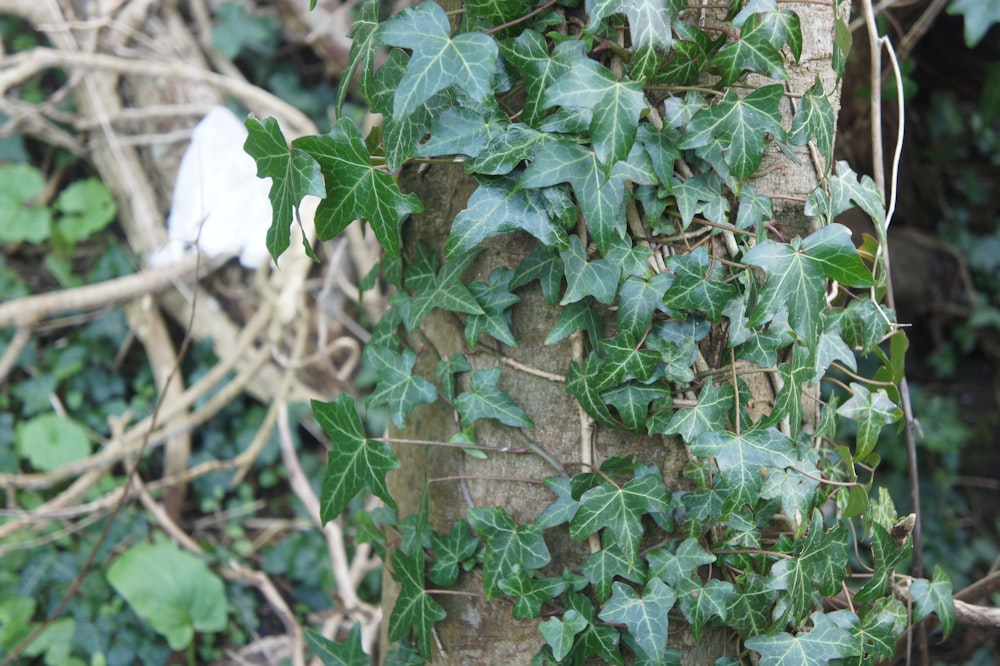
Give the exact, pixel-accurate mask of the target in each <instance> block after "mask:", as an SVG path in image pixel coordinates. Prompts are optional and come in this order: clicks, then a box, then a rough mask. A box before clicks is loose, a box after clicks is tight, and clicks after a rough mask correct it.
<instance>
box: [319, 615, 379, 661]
mask: <svg viewBox="0 0 1000 666" xmlns="http://www.w3.org/2000/svg"><path fill="white" fill-rule="evenodd" d="M306 640H307V641H309V645H310V646H311V647H312V649H313V652H315V653H316V656H317V657H319V658H320V660H322V662H323V666H368V664H370V663H372V658H371V657H369V656H368V655H367V654H365V650H364V648H363V647H362V646H361V622H355V623H354V626H352V627H351V632H350V633H349V634H348V635H347V639H346V640H344V642H342V643H335V642H334V641H331V640H330V639H329V638H327V637H326V636H324V635H323V634H321V633H319V632H317V631H313V630H312V629H309V628H307V629H306Z"/></svg>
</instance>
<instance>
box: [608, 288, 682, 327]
mask: <svg viewBox="0 0 1000 666" xmlns="http://www.w3.org/2000/svg"><path fill="white" fill-rule="evenodd" d="M673 280H674V276H673V274H672V273H657V274H655V275H653V276H651V277H649V278H637V277H636V276H634V275H632V276H630V277H629V278H628V279H626V280H625V281H624V282H623V283H622V284H621V286H620V287H619V288H618V314H617V323H618V331H619V332H621V333H628V334H630V335H633V336H636V337H638V336H641V335H643V334H644V333H645V332H646V330H647V329H648V328H649V325H650V324H651V323H652V321H653V313H655V312H656V310H658V309H661V308H662V306H663V296H664V295H665V294H666V293H667V290H668V289H670V285H671V284H672V283H673Z"/></svg>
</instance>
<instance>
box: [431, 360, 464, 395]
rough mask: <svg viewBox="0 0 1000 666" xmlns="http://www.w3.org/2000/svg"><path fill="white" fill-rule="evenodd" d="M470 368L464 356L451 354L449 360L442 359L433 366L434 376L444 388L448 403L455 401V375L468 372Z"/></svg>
mask: <svg viewBox="0 0 1000 666" xmlns="http://www.w3.org/2000/svg"><path fill="white" fill-rule="evenodd" d="M471 370H472V366H471V365H469V360H468V359H467V358H465V354H453V355H452V356H451V357H450V358H443V359H441V360H440V361H438V362H437V365H435V366H434V376H436V377H437V378H438V380H439V381H440V382H441V384H442V385H443V387H444V397H445V398H447V399H448V401H449V402H451V401H453V400H454V399H455V375H456V374H458V373H460V372H470V371H471Z"/></svg>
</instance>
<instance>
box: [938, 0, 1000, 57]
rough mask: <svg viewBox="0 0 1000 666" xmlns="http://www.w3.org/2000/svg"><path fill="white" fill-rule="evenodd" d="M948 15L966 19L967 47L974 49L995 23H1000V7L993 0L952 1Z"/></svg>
mask: <svg viewBox="0 0 1000 666" xmlns="http://www.w3.org/2000/svg"><path fill="white" fill-rule="evenodd" d="M948 14H950V15H951V16H959V15H961V16H964V17H965V45H966V46H968V47H969V48H970V49H971V48H974V47H975V46H976V45H978V44H979V42H980V41H981V40H982V39H983V37H985V36H986V33H987V32H989V30H990V28H991V27H993V24H994V23H1000V5H998V4H997V3H996V2H992V1H991V0H951V4H949V5H948Z"/></svg>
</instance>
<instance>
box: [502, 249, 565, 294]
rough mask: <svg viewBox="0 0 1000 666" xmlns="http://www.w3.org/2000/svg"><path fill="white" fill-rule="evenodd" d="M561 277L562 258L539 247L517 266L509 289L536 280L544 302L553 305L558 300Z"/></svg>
mask: <svg viewBox="0 0 1000 666" xmlns="http://www.w3.org/2000/svg"><path fill="white" fill-rule="evenodd" d="M562 277H563V261H562V258H561V257H560V256H559V255H558V254H556V253H555V252H553V251H552V250H550V249H549V248H546V247H544V246H542V245H539V246H538V247H536V248H535V249H534V250H532V252H531V254H529V255H528V256H527V257H525V258H524V259H522V260H521V263H520V264H518V266H517V271H515V272H514V279H513V280H511V283H510V288H511V289H517V288H518V287H523V286H524V285H526V284H529V283H531V282H534V281H535V280H538V283H539V286H540V287H541V289H542V295H543V296H544V297H545V300H546V301H548V302H549V303H550V304H551V305H555V304H556V302H557V301H558V300H559V287H560V286H562Z"/></svg>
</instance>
